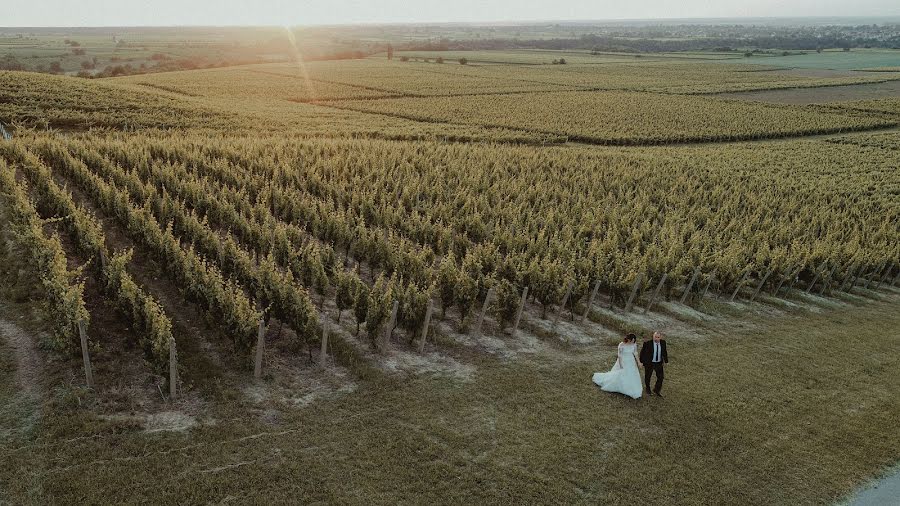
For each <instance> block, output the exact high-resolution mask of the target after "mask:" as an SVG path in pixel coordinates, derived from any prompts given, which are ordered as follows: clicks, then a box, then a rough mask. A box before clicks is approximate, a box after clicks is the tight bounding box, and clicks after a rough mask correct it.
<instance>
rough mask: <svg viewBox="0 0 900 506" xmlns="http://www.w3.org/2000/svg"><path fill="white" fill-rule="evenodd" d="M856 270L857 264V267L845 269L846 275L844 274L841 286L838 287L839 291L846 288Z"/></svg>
mask: <svg viewBox="0 0 900 506" xmlns="http://www.w3.org/2000/svg"><path fill="white" fill-rule="evenodd" d="M858 270H859V267H858V266H857V267H854V268H852V269H850V270H849V271H847V275H846V276H844V281H842V282H841V286H840V287H838V291H839V292H843V291H844V289H845V288H847V284H848V283H849V282H850V280H852V279H853V276H854V275H855V274H856V272H857V271H858Z"/></svg>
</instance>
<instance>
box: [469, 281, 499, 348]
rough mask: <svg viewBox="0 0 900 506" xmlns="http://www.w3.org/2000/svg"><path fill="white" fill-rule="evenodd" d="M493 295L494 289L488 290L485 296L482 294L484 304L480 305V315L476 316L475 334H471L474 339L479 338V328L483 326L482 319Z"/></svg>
mask: <svg viewBox="0 0 900 506" xmlns="http://www.w3.org/2000/svg"><path fill="white" fill-rule="evenodd" d="M492 295H494V289H493V288H488V291H487V293H486V294H484V303H482V304H481V314H480V315H479V316H478V324H477V325H475V332H474V333H473V334H472V335H473V336H474V337H479V336H481V326H482V325H484V317H485V316H486V315H487V309H488V304H490V302H491V296H492Z"/></svg>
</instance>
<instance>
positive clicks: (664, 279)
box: [644, 271, 696, 314]
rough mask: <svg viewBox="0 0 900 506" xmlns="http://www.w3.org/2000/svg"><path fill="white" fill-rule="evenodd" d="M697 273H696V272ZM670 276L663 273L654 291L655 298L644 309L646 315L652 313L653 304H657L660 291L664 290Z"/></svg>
mask: <svg viewBox="0 0 900 506" xmlns="http://www.w3.org/2000/svg"><path fill="white" fill-rule="evenodd" d="M694 272H695V273H696V271H694ZM668 277H669V274H668V273H665V272H664V273H663V275H662V277H661V278H659V283H657V284H656V290H653V296H652V297H650V302H648V303H647V306H646V307H644V314H647V313H648V312H649V311H650V308H652V307H653V304H654V303H656V298H657V297H659V291H660V290H661V289H662V287H663V284H664V283H665V282H666V279H668Z"/></svg>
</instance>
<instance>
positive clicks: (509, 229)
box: [0, 134, 900, 369]
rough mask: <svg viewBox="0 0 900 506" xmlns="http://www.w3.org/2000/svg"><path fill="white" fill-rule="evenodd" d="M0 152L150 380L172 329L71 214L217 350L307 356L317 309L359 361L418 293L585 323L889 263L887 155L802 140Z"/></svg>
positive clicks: (336, 343)
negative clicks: (284, 350)
mask: <svg viewBox="0 0 900 506" xmlns="http://www.w3.org/2000/svg"><path fill="white" fill-rule="evenodd" d="M895 137H896V135H895ZM237 146H240V147H239V148H238V147H237ZM0 148H2V149H0V153H2V155H3V157H4V158H5V160H6V167H7V168H6V169H5V172H6V174H7V178H9V175H8V174H9V173H10V172H11V171H12V172H14V173H16V174H19V175H20V178H21V179H24V180H25V181H27V184H28V187H29V188H33V193H34V196H33V198H34V199H35V201H36V202H37V203H38V207H39V208H40V209H42V210H46V213H45V214H46V216H45V218H53V217H63V216H69V217H72V218H71V219H67V220H65V221H64V222H63V223H65V226H63V227H61V228H63V229H65V232H66V233H69V234H71V236H72V238H73V241H74V242H75V243H76V244H77V245H78V248H79V250H80V251H81V253H82V254H83V255H84V256H85V257H88V258H93V259H95V260H94V262H93V263H92V265H93V267H94V268H95V269H98V271H97V272H98V274H99V275H101V276H102V277H103V279H105V280H106V283H105V287H106V288H107V289H108V290H109V296H110V297H113V298H114V299H115V300H117V301H118V304H119V305H120V306H121V307H122V308H123V310H124V312H125V314H127V315H128V316H129V317H130V318H134V321H135V322H136V323H137V324H138V325H139V326H140V327H141V328H142V329H143V332H144V337H143V340H144V342H145V348H146V350H147V353H148V357H150V358H151V359H152V360H154V361H155V362H156V363H157V364H158V365H159V367H160V368H163V369H164V368H165V366H166V364H167V363H168V357H169V342H170V341H172V340H173V339H174V338H173V337H172V335H171V331H170V328H171V323H169V322H168V321H167V320H166V316H165V315H164V314H163V312H162V311H161V309H160V308H159V306H158V305H157V304H156V303H155V301H154V300H153V297H152V296H150V295H148V294H146V293H143V292H142V291H141V288H140V287H139V286H138V285H137V284H136V283H135V282H134V281H133V280H132V279H130V278H129V276H128V256H129V254H128V252H114V251H110V249H109V247H108V246H107V245H106V244H105V242H104V231H103V228H102V227H101V226H100V225H98V224H97V221H96V220H95V219H94V218H93V216H92V214H91V212H99V213H101V214H103V215H104V216H108V217H110V218H112V219H113V222H114V223H113V225H112V226H115V227H117V228H118V229H121V230H123V231H125V233H126V234H127V235H128V236H129V237H130V239H131V240H132V241H133V244H134V245H135V246H136V247H139V248H142V249H145V250H146V251H148V252H150V254H151V255H152V256H153V257H154V258H156V259H158V260H159V262H160V263H161V264H163V265H165V266H166V268H167V272H166V275H167V276H168V277H169V279H171V280H172V283H174V284H175V285H176V286H177V287H178V289H179V290H180V292H181V293H183V294H184V296H185V297H186V298H187V299H188V300H189V301H191V302H192V303H196V304H198V305H199V306H200V307H202V308H203V310H204V311H206V312H208V314H209V315H210V316H211V318H212V319H213V320H215V321H217V322H220V325H221V330H222V331H223V332H224V333H225V334H226V335H228V336H230V338H231V339H232V342H233V346H234V349H235V350H243V352H244V353H246V354H247V356H248V357H249V356H250V352H251V350H252V349H253V348H254V346H255V345H256V343H255V341H254V339H255V334H256V330H257V323H258V322H259V321H260V320H261V319H265V320H268V319H270V318H274V319H277V321H278V322H281V323H283V324H285V325H286V326H287V327H289V328H290V329H291V330H292V331H293V332H292V334H291V335H293V336H296V339H298V347H299V346H301V345H302V346H304V347H306V348H308V349H313V348H316V347H317V346H319V344H320V336H321V334H322V329H321V321H320V320H321V319H322V318H323V316H322V315H321V313H320V309H324V307H325V306H323V305H322V303H323V302H324V300H325V299H328V300H329V301H331V303H333V306H334V307H335V308H336V309H337V318H336V319H337V320H338V321H340V320H341V313H344V312H347V313H350V314H351V317H350V318H352V322H353V325H354V326H355V331H354V334H355V337H354V338H351V339H350V340H349V342H345V339H344V338H340V337H338V336H336V335H335V336H333V337H332V342H331V343H330V346H332V348H333V349H334V350H335V353H336V354H337V356H338V358H339V359H340V360H341V361H342V363H345V364H347V365H351V366H357V367H361V368H364V367H363V366H362V365H360V364H363V363H365V362H366V358H365V356H366V355H367V353H368V352H367V351H366V350H367V349H368V348H370V347H371V348H372V349H375V350H381V351H384V347H385V346H386V344H385V342H384V341H383V336H384V335H385V334H386V333H390V331H391V330H393V328H394V326H396V328H397V329H398V331H399V332H401V333H404V334H406V335H407V336H408V340H409V341H410V342H413V341H416V340H418V339H421V336H420V334H421V332H420V331H421V328H422V326H423V325H427V324H426V319H427V318H429V317H430V310H429V305H430V303H429V301H433V303H434V305H435V307H440V309H441V311H442V314H444V315H446V313H447V312H448V311H455V312H456V313H457V314H458V316H459V326H460V329H459V330H460V331H463V332H465V331H466V330H471V328H472V327H473V324H474V321H475V319H476V318H479V314H478V309H479V308H481V307H482V305H484V306H485V307H487V308H489V314H490V315H491V316H492V317H494V318H496V320H497V321H498V322H499V324H500V328H504V327H506V328H507V330H509V329H510V327H511V326H512V324H513V323H514V322H515V323H517V316H516V313H517V311H518V308H519V306H520V302H521V301H520V300H519V299H520V298H521V296H520V294H521V293H522V292H523V290H525V289H527V295H528V297H529V299H530V300H531V301H532V302H533V303H535V304H536V305H537V306H539V307H540V311H541V314H542V316H543V317H546V316H547V315H548V311H550V310H551V309H553V308H555V307H557V306H564V307H561V308H560V309H559V310H566V311H570V312H571V313H572V314H573V315H574V314H579V315H580V314H582V313H585V314H588V313H589V312H590V307H589V304H593V303H596V302H599V299H596V297H597V294H598V291H599V293H600V294H601V296H602V297H605V300H607V301H608V304H610V305H613V306H617V305H618V306H621V307H625V306H626V305H627V306H629V307H630V306H631V305H632V304H634V303H635V302H636V301H640V300H642V298H643V300H644V301H645V302H646V301H648V300H649V299H650V298H651V297H652V298H653V299H656V298H657V297H659V298H660V299H669V298H672V297H676V298H681V299H682V300H685V298H688V299H697V298H699V297H701V296H702V295H704V294H706V293H707V292H708V291H709V290H710V289H711V290H712V291H713V292H715V293H722V294H726V295H728V296H730V295H731V294H732V293H734V294H737V293H738V292H739V291H740V290H741V289H745V290H749V292H748V295H749V294H751V293H752V294H753V295H754V296H756V295H757V294H758V293H759V292H760V291H763V292H772V293H778V292H779V291H780V290H781V289H782V287H785V286H786V283H789V284H790V285H793V284H794V283H797V284H798V287H809V288H810V289H812V288H815V289H816V290H817V291H823V292H824V291H825V290H826V289H827V290H845V289H851V288H852V286H853V284H855V283H856V282H857V281H858V279H864V280H870V279H871V280H875V281H877V282H879V283H885V282H889V281H892V280H895V279H896V276H897V271H898V268H897V267H898V266H897V258H898V255H900V250H898V244H900V240H898V239H900V237H898V230H897V228H896V226H895V224H896V223H897V221H898V220H900V205H898V202H897V201H896V199H894V198H893V197H892V192H894V191H896V189H897V187H898V185H900V180H898V179H897V174H896V170H895V169H894V168H893V167H892V166H891V163H892V160H894V154H893V151H886V150H881V149H863V148H856V147H855V146H854V147H848V145H838V144H833V143H829V144H826V143H821V142H808V143H802V144H797V145H792V146H789V147H781V148H775V149H773V148H766V149H759V148H753V147H746V148H728V149H725V148H696V149H693V150H691V151H683V150H675V151H643V152H633V153H619V152H615V151H608V152H594V151H590V150H588V149H584V150H571V149H568V150H566V149H563V148H556V149H554V150H547V149H538V148H528V149H526V148H499V147H489V146H485V147H481V146H462V145H456V146H454V145H442V144H426V143H419V144H404V143H396V142H389V141H371V140H359V141H352V140H343V141H338V140H327V141H305V142H296V141H290V142H286V141H280V140H274V139H270V138H259V139H249V138H242V139H235V138H229V137H212V138H211V137H209V136H205V135H204V136H198V137H192V136H185V135H178V136H169V137H164V136H162V137H148V136H143V137H133V136H118V135H111V136H90V137H72V138H70V139H66V140H60V139H58V138H55V137H53V136H46V135H37V134H33V135H26V136H23V137H20V138H17V139H15V140H14V141H12V142H7V143H4V144H3V145H2V146H0ZM851 153H852V154H851ZM758 167H766V170H764V171H761V170H758ZM810 167H821V168H820V169H812V170H811V169H810ZM476 168H477V169H476ZM789 175H790V176H791V177H790V178H789V177H787V176H789ZM57 181H59V183H57ZM10 184H11V183H10ZM59 184H64V185H65V186H68V187H71V188H73V189H77V190H78V194H79V195H80V196H82V198H83V201H82V202H76V201H75V199H74V198H73V197H72V195H70V194H69V193H67V192H66V191H65V190H64V189H62V188H61V187H60V186H59ZM13 186H15V185H13ZM16 187H17V188H18V186H16ZM576 188H577V189H578V191H575V189H576ZM752 188H766V189H767V192H766V194H765V195H761V194H757V193H755V192H754V191H752V190H751V189H752ZM873 188H875V190H873ZM23 191H24V190H23V189H22V188H19V189H18V190H17V192H16V193H15V194H16V195H20V194H21V193H22V192H23ZM18 200H19V201H23V200H24V201H25V202H26V203H27V199H24V197H22V196H20V197H19V198H18ZM23 212H24V211H23ZM20 221H21V222H22V223H23V226H29V227H32V228H33V227H34V224H33V220H32V221H29V220H26V219H24V218H23V219H21V220H20ZM29 223H31V224H30V225H29ZM635 224H639V226H635ZM826 224H827V225H826ZM823 227H827V228H825V230H827V232H826V233H822V230H823ZM58 255H59V253H57V256H58ZM47 262H49V261H42V265H43V264H44V263H47ZM57 263H58V262H57ZM45 269H46V270H48V271H50V274H48V276H50V275H51V274H52V276H53V278H50V281H47V282H46V284H48V286H53V287H58V288H55V290H63V291H66V290H68V291H73V292H77V285H74V286H73V285H71V284H69V285H67V284H66V279H68V278H71V277H72V276H71V274H67V273H65V272H54V271H53V269H51V268H50V267H49V266H48V267H47V268H45ZM864 282H865V283H866V284H869V281H864ZM488 297H490V300H487V301H486V299H487V298H488ZM72 298H74V299H76V300H77V293H72V294H68V292H66V293H65V294H63V295H54V298H50V299H49V300H57V299H58V300H60V301H66V302H65V304H62V303H60V304H59V305H60V307H58V308H57V310H58V311H59V312H60V313H61V315H62V316H61V317H60V318H58V319H57V320H58V321H57V324H58V327H59V328H60V332H59V334H60V336H59V339H60V342H61V343H66V342H70V341H72V338H71V335H72V332H74V330H73V329H74V328H75V327H74V326H73V324H72V322H73V321H75V320H76V319H77V318H84V316H83V313H84V310H83V309H78V308H76V309H72V308H70V306H72V304H74V303H73V302H70V301H69V299H72ZM395 302H396V303H397V305H396V309H394V307H395ZM317 305H318V309H317ZM392 310H394V312H393V313H392ZM480 318H483V315H481V316H480ZM326 319H327V318H326ZM345 321H346V320H345ZM479 321H480V320H479ZM388 326H390V327H388ZM360 329H362V330H360ZM386 329H387V332H386ZM511 332H513V333H514V332H515V328H514V327H512V330H511Z"/></svg>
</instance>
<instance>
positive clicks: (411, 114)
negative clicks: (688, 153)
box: [341, 92, 896, 144]
mask: <svg viewBox="0 0 900 506" xmlns="http://www.w3.org/2000/svg"><path fill="white" fill-rule="evenodd" d="M341 105H342V106H344V107H348V108H351V109H354V110H359V111H366V112H375V113H379V114H385V115H397V116H401V117H405V118H412V119H417V120H421V121H429V122H439V123H456V124H467V125H480V126H491V127H505V128H521V129H524V130H530V131H537V132H543V133H555V134H561V135H566V136H569V137H570V138H571V139H577V140H580V141H584V142H592V143H598V144H632V143H634V144H643V143H650V144H655V143H665V142H709V141H722V140H737V139H758V138H768V137H783V136H790V135H798V134H810V133H825V132H837V131H849V130H856V129H866V128H872V127H876V126H888V125H892V124H895V123H896V122H891V121H887V120H881V119H876V118H865V117H861V116H858V115H850V114H839V113H834V114H831V113H822V112H815V111H810V110H805V109H801V108H791V107H783V106H770V105H761V104H751V103H740V102H733V101H722V100H716V99H710V98H705V97H683V96H679V97H676V96H669V95H661V94H647V93H634V92H559V93H542V94H538V95H530V96H520V95H498V96H490V97H469V98H467V99H466V100H457V99H454V98H437V97H429V98H403V99H391V100H377V101H355V102H353V101H347V102H342V103H341Z"/></svg>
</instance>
